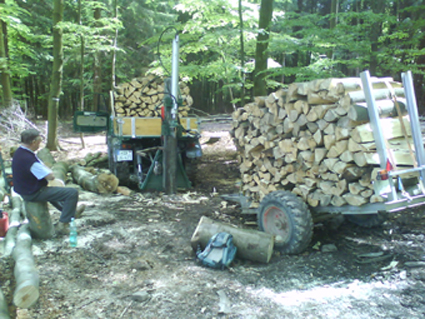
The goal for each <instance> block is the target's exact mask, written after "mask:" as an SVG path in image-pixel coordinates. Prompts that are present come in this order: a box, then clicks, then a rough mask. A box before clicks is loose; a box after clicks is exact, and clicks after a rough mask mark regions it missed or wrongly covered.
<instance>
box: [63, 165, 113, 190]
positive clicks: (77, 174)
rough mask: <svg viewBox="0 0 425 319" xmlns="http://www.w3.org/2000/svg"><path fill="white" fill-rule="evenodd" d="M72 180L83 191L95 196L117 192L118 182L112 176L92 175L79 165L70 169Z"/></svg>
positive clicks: (103, 174)
mask: <svg viewBox="0 0 425 319" xmlns="http://www.w3.org/2000/svg"><path fill="white" fill-rule="evenodd" d="M70 171H71V173H72V178H73V179H74V181H75V182H76V183H77V184H78V185H80V186H81V187H82V188H84V189H85V190H88V191H90V192H93V193H97V194H112V193H113V192H115V191H116V190H117V187H118V183H119V180H118V178H117V177H116V176H115V175H114V174H106V173H100V174H92V173H90V172H88V171H86V170H85V169H84V168H83V167H81V166H79V165H72V166H71V167H70Z"/></svg>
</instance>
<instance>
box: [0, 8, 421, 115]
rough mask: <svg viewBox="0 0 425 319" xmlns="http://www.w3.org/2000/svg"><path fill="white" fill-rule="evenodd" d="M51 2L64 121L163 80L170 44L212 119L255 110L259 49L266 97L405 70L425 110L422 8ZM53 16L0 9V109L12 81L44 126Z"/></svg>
mask: <svg viewBox="0 0 425 319" xmlns="http://www.w3.org/2000/svg"><path fill="white" fill-rule="evenodd" d="M56 1H60V2H61V3H62V5H63V19H62V21H61V22H59V23H58V24H57V25H55V28H60V31H61V32H62V36H63V38H62V41H63V67H62V71H63V81H62V91H61V92H62V93H61V96H60V102H59V116H60V117H63V118H67V117H70V116H71V115H72V114H73V112H74V111H75V110H77V109H81V107H82V104H83V102H82V100H81V99H80V98H81V96H82V95H83V96H84V99H83V101H84V107H85V109H88V110H95V109H96V108H97V107H98V103H99V96H100V95H103V96H105V97H106V98H108V97H109V95H108V92H109V90H111V88H112V87H113V86H115V85H118V84H120V83H123V82H126V81H129V80H131V79H132V78H134V77H138V76H142V75H145V74H146V73H154V74H157V75H158V74H159V75H164V76H167V72H168V70H170V66H171V41H172V39H173V38H174V36H175V34H178V35H179V37H180V69H179V71H180V78H181V79H184V80H185V81H188V83H189V85H190V86H191V94H192V96H193V98H194V106H195V107H196V108H198V109H200V110H203V111H205V112H208V113H218V112H230V111H232V110H233V107H232V106H236V107H237V106H241V105H242V103H244V102H247V101H250V100H251V99H252V97H253V96H252V94H253V85H254V79H253V72H254V69H255V58H256V47H257V45H258V44H263V42H267V45H266V46H265V47H266V50H265V52H262V53H263V54H264V55H265V56H266V57H267V61H268V63H267V69H265V70H263V71H261V76H262V78H264V81H266V82H265V83H266V88H267V90H268V91H269V92H271V91H273V90H276V89H277V88H280V87H285V86H287V85H288V84H290V83H292V82H300V81H308V80H313V79H317V78H328V77H351V76H358V75H359V73H360V72H361V71H363V70H365V69H368V70H370V73H371V74H372V75H374V76H390V77H393V78H394V79H396V80H399V79H400V73H401V72H404V71H407V70H411V71H412V73H413V74H414V78H415V89H416V94H417V97H418V105H419V106H423V104H424V96H425V94H424V93H425V86H424V73H425V20H424V19H423V18H422V16H423V12H425V2H424V1H420V0H419V1H413V0H400V1H388V0H375V1H371V0H345V1H344V0H324V1H312V0H297V1H293V0H292V1H291V0H274V1H273V0H268V1H265V0H263V1H260V0H257V1H241V0H239V1H236V0H209V1H204V0H181V1H152V0H143V1H140V0H137V1H135V0H90V1H87V0H78V1H77V0H73V1H69V0H56ZM266 5H268V6H270V5H271V6H272V8H271V9H272V16H271V22H270V24H269V25H268V26H267V27H266V28H264V27H259V25H260V24H259V17H260V11H261V10H262V9H264V7H265V6H266ZM53 7H54V0H44V1H35V0H25V1H24V0H1V1H0V9H1V11H0V18H1V22H2V28H1V30H2V32H1V41H0V42H1V44H2V45H1V47H0V55H1V56H0V59H1V70H2V82H1V84H2V88H3V95H2V107H4V106H5V105H6V103H5V102H6V101H7V99H8V96H7V94H6V93H7V91H8V86H7V85H8V82H7V81H9V83H10V84H9V85H10V90H9V91H10V93H11V95H12V96H13V99H14V100H17V101H19V102H20V104H21V107H24V108H25V109H27V110H29V111H30V112H31V113H33V114H37V115H40V116H43V117H47V106H48V99H49V92H50V83H51V76H52V66H53V56H54V55H53V30H54V24H53V21H54V20H53V17H52V15H53ZM262 7H263V8H262ZM262 35H267V37H261V36H262ZM264 39H266V40H264ZM261 41H263V42H261ZM82 48H83V50H82ZM81 92H83V93H84V94H82V93H81Z"/></svg>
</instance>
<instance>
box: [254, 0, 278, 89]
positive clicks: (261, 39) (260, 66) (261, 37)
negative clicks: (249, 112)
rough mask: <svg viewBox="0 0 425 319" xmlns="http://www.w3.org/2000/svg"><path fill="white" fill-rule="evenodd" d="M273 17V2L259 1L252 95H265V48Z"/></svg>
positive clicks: (267, 0)
mask: <svg viewBox="0 0 425 319" xmlns="http://www.w3.org/2000/svg"><path fill="white" fill-rule="evenodd" d="M272 15H273V0H261V7H260V18H259V22H258V29H259V33H258V36H257V43H256V47H255V69H254V95H255V96H260V95H266V94H267V86H266V80H265V76H266V74H265V71H267V59H268V53H267V48H268V46H269V38H270V35H269V31H270V22H271V20H272Z"/></svg>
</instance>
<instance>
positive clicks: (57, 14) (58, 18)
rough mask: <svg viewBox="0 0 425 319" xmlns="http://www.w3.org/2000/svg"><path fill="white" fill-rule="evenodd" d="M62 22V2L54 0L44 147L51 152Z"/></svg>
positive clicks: (60, 67) (59, 86) (59, 87)
mask: <svg viewBox="0 0 425 319" xmlns="http://www.w3.org/2000/svg"><path fill="white" fill-rule="evenodd" d="M62 20H63V0H54V6H53V68H52V79H51V84H50V94H49V101H48V115H47V119H48V134H47V145H46V147H47V148H48V149H50V150H52V151H56V150H57V149H58V145H57V126H58V123H57V121H58V107H59V100H60V93H61V90H62V73H63V43H62V33H63V30H62V27H60V26H59V24H60V23H61V22H62Z"/></svg>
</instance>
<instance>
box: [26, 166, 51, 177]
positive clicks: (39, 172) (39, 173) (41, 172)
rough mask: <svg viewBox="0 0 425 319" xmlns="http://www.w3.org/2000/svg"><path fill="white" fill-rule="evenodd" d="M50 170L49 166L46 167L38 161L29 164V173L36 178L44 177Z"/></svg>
mask: <svg viewBox="0 0 425 319" xmlns="http://www.w3.org/2000/svg"><path fill="white" fill-rule="evenodd" d="M51 172H52V171H51V170H50V168H48V167H47V166H45V165H43V164H41V163H39V162H34V164H32V166H31V173H32V174H33V175H34V176H35V177H36V178H37V179H38V180H40V179H43V178H45V177H46V176H47V175H49V174H50V173H51Z"/></svg>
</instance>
